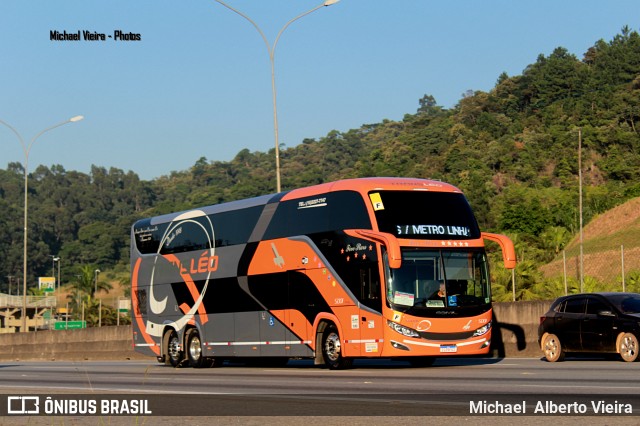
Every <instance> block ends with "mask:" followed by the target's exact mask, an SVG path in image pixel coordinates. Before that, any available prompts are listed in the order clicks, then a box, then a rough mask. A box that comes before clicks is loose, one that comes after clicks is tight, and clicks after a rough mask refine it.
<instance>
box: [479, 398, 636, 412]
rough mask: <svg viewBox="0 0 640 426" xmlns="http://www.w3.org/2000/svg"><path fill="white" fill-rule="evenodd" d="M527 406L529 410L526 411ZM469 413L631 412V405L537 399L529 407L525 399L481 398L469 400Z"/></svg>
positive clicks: (602, 401)
mask: <svg viewBox="0 0 640 426" xmlns="http://www.w3.org/2000/svg"><path fill="white" fill-rule="evenodd" d="M527 408H529V409H530V410H529V411H527ZM469 414H545V415H546V414H633V407H632V406H631V404H628V403H620V402H618V401H613V402H607V401H604V400H593V401H588V402H587V403H580V402H570V403H565V402H563V403H556V402H554V401H537V402H536V403H535V405H534V404H533V403H530V404H529V407H527V401H522V402H509V403H506V402H500V401H486V400H483V401H470V402H469Z"/></svg>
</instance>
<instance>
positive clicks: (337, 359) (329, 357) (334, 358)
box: [322, 324, 352, 370]
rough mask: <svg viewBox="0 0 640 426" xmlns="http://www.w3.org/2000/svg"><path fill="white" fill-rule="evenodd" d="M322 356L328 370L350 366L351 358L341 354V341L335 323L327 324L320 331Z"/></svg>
mask: <svg viewBox="0 0 640 426" xmlns="http://www.w3.org/2000/svg"><path fill="white" fill-rule="evenodd" d="M322 358H323V359H324V363H325V365H326V366H327V367H328V368H329V369H330V370H342V369H344V368H349V367H351V364H352V360H351V359H349V358H345V357H344V356H343V355H342V342H341V341H340V334H339V333H338V329H337V328H336V326H335V325H333V324H330V325H328V326H327V327H326V328H325V329H324V331H323V333H322Z"/></svg>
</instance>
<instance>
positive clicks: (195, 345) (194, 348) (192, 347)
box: [189, 335, 202, 361]
mask: <svg viewBox="0 0 640 426" xmlns="http://www.w3.org/2000/svg"><path fill="white" fill-rule="evenodd" d="M200 355H202V347H201V346H200V336H198V335H195V336H193V337H192V338H191V341H190V343H189V357H190V358H191V359H192V360H194V361H197V360H199V359H200Z"/></svg>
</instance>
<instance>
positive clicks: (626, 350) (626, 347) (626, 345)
mask: <svg viewBox="0 0 640 426" xmlns="http://www.w3.org/2000/svg"><path fill="white" fill-rule="evenodd" d="M636 350H637V348H636V344H635V342H634V341H633V339H632V338H631V337H625V338H624V340H623V342H622V348H621V350H620V353H621V354H622V356H624V357H625V358H631V357H633V355H635V353H636Z"/></svg>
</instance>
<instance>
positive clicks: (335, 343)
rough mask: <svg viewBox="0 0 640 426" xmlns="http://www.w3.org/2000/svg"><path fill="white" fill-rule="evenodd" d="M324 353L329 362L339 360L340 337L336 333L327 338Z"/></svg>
mask: <svg viewBox="0 0 640 426" xmlns="http://www.w3.org/2000/svg"><path fill="white" fill-rule="evenodd" d="M324 352H325V353H326V354H327V358H329V359H330V360H331V361H337V360H338V359H339V358H340V337H339V336H338V335H337V334H336V333H331V334H329V335H328V336H327V340H326V342H325V344H324Z"/></svg>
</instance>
